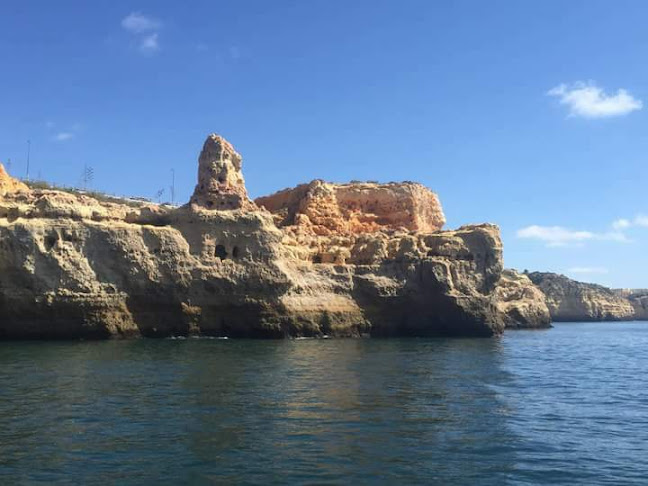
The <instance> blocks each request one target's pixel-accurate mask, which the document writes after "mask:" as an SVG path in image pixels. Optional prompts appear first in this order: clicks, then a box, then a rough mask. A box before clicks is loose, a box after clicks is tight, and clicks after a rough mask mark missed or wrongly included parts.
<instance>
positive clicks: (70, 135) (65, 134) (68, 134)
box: [52, 132, 75, 142]
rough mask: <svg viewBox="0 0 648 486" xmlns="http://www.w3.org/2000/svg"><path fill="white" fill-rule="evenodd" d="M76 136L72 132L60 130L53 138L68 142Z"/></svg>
mask: <svg viewBox="0 0 648 486" xmlns="http://www.w3.org/2000/svg"><path fill="white" fill-rule="evenodd" d="M74 136H75V135H74V133H72V132H59V133H57V134H56V135H54V136H53V137H52V140H55V141H56V142H67V141H68V140H72V139H73V138H74Z"/></svg>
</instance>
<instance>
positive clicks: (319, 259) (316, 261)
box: [313, 255, 322, 263]
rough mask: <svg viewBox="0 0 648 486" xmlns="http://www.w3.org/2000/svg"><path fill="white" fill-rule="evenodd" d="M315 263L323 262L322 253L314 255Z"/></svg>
mask: <svg viewBox="0 0 648 486" xmlns="http://www.w3.org/2000/svg"><path fill="white" fill-rule="evenodd" d="M313 263H322V255H314V256H313Z"/></svg>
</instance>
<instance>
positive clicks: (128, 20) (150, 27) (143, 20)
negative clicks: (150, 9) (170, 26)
mask: <svg viewBox="0 0 648 486" xmlns="http://www.w3.org/2000/svg"><path fill="white" fill-rule="evenodd" d="M121 25H122V27H123V28H124V29H125V30H127V31H128V32H131V33H132V34H143V33H145V32H151V31H156V30H159V29H160V27H162V22H160V21H159V20H157V19H154V18H153V17H147V16H146V15H142V14H141V13H140V12H131V13H130V14H128V15H127V16H126V17H124V18H123V19H122V21H121Z"/></svg>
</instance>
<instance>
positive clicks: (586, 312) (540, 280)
mask: <svg viewBox="0 0 648 486" xmlns="http://www.w3.org/2000/svg"><path fill="white" fill-rule="evenodd" d="M528 277H529V278H530V279H531V281H532V282H533V283H534V284H535V285H537V286H538V288H540V290H542V292H543V293H544V294H545V296H546V298H547V306H548V307H549V312H550V313H551V318H552V319H553V320H554V321H629V320H643V319H648V312H647V310H646V309H647V307H648V292H645V293H642V292H641V291H631V290H625V291H621V290H612V289H609V288H607V287H603V286H602V285H596V284H590V283H584V282H577V281H575V280H572V279H570V278H568V277H565V276H564V275H558V274H555V273H543V272H533V273H529V274H528Z"/></svg>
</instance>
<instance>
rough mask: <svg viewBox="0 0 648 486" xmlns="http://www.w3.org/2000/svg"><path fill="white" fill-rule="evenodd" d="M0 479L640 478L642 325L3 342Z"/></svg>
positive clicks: (644, 449) (646, 367)
mask: <svg viewBox="0 0 648 486" xmlns="http://www.w3.org/2000/svg"><path fill="white" fill-rule="evenodd" d="M0 484H2V485H5V484H6V485H14V484H55V485H56V484H80V485H86V484H88V485H92V484H101V485H109V484H118V485H131V484H133V485H139V484H174V485H175V484H199V485H200V484H206V485H208V484H251V485H252V484H258V485H272V484H406V485H415V484H421V485H430V484H439V485H507V484H510V485H540V484H547V485H549V484H551V485H575V484H583V485H599V484H609V485H624V484H648V322H622V323H619V322H615V323H606V322H602V323H560V324H555V325H554V327H553V328H552V329H547V330H536V331H530V330H529V331H508V332H506V333H505V334H504V335H503V336H501V337H499V338H490V339H484V338H480V339H441V338H439V339H296V340H277V341H257V340H234V339H230V340H224V339H221V340H215V339H200V338H196V339H191V338H189V339H139V340H131V341H66V342H2V343H0Z"/></svg>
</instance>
